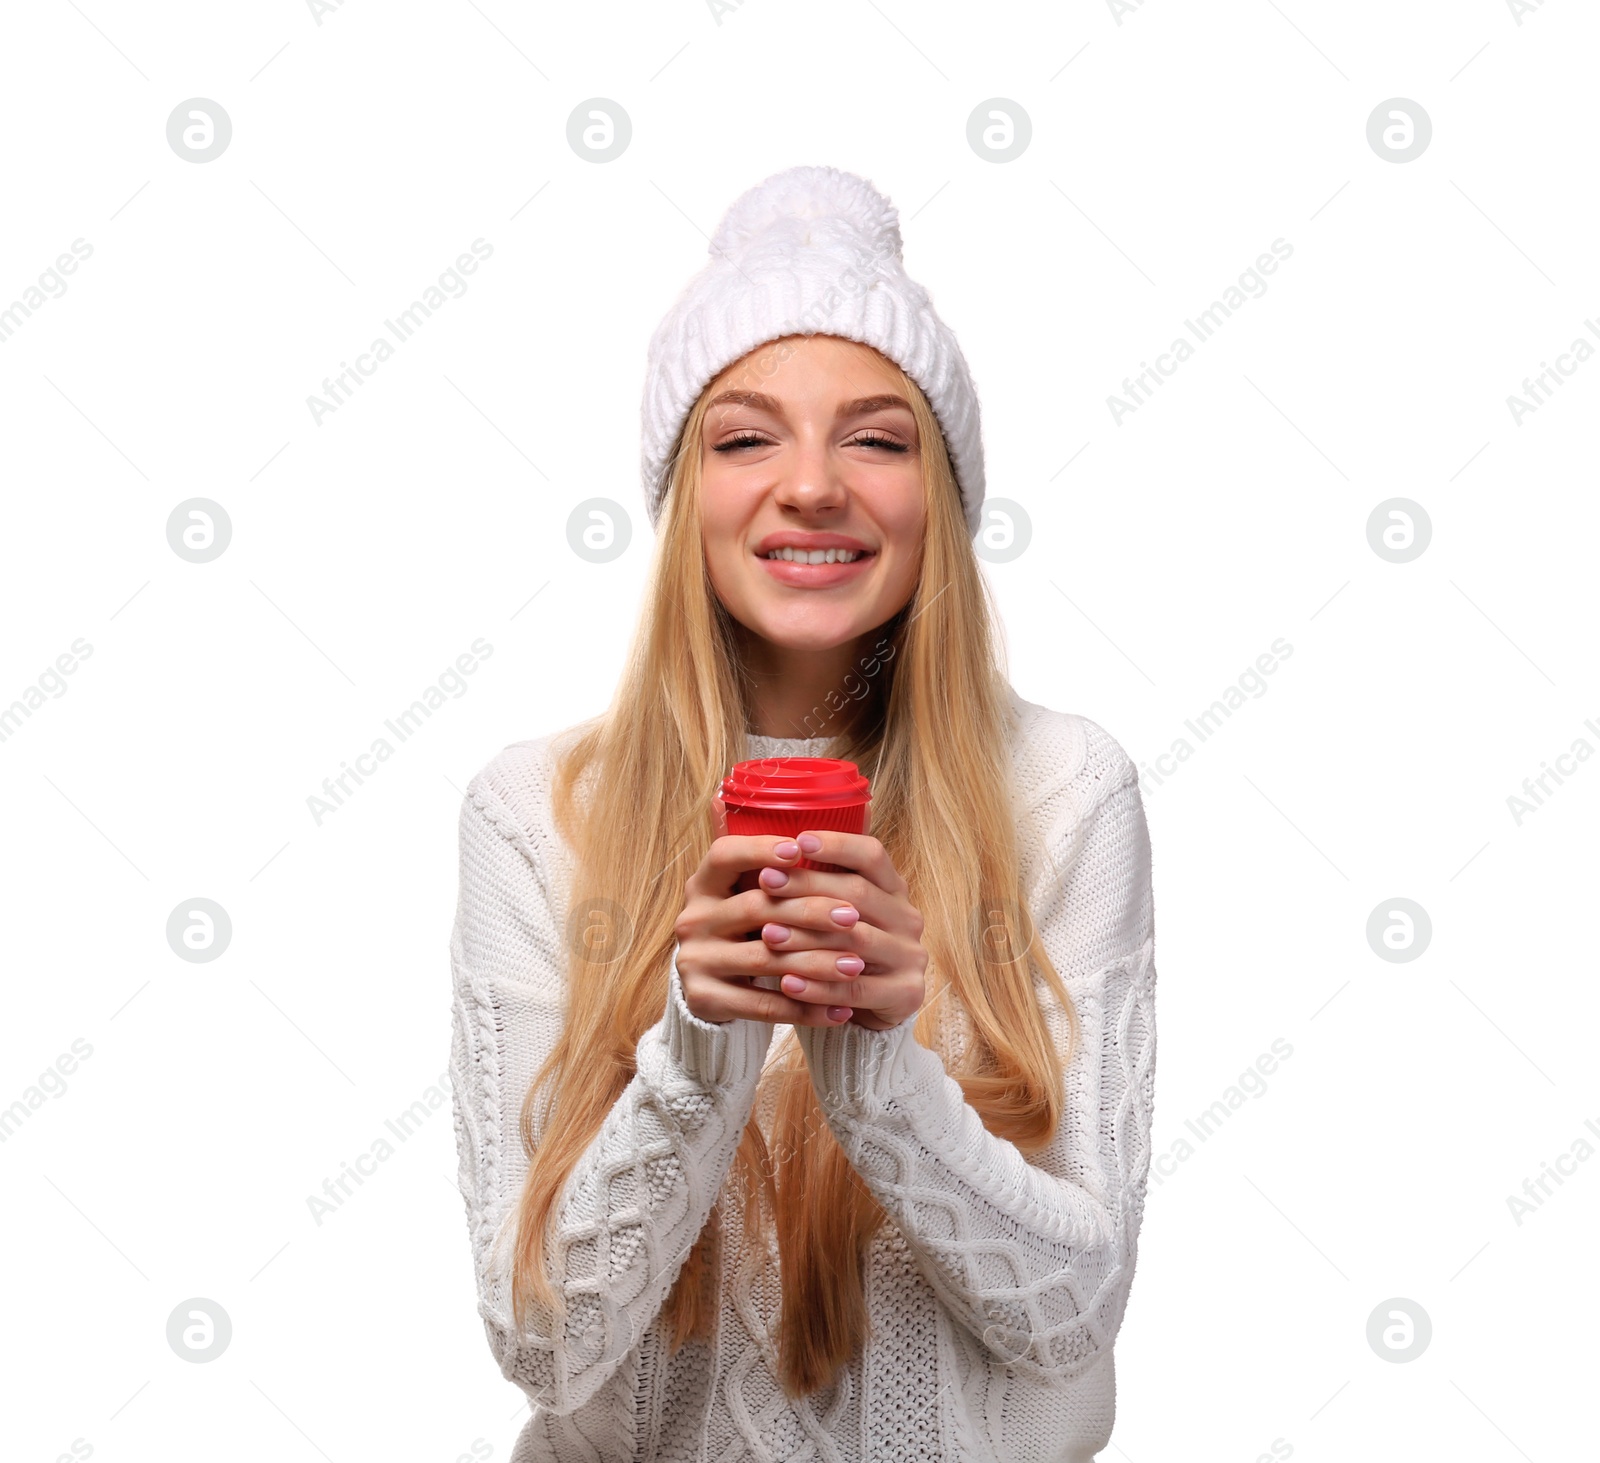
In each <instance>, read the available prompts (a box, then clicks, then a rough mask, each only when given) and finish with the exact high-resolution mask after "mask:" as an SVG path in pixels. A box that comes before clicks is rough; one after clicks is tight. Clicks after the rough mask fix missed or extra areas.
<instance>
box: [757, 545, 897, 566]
mask: <svg viewBox="0 0 1600 1463" xmlns="http://www.w3.org/2000/svg"><path fill="white" fill-rule="evenodd" d="M761 557H762V558H765V559H777V560H779V561H781V562H782V563H785V564H853V563H854V562H855V561H856V560H857V559H870V558H871V557H872V550H870V549H811V550H809V551H808V550H806V549H791V548H782V549H774V550H773V551H772V552H771V553H770V554H763V555H762V556H761Z"/></svg>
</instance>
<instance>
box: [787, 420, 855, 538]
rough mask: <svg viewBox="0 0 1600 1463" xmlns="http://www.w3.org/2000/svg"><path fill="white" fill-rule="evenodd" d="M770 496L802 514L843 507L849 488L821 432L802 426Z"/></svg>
mask: <svg viewBox="0 0 1600 1463" xmlns="http://www.w3.org/2000/svg"><path fill="white" fill-rule="evenodd" d="M774 496H775V497H776V499H777V502H778V505H779V506H780V507H783V508H793V509H795V510H796V511H797V512H798V513H799V514H801V515H802V516H803V517H812V516H815V515H819V514H825V513H829V512H833V511H835V510H837V509H840V508H843V507H844V506H845V504H846V501H847V499H848V497H849V489H848V488H847V487H846V486H845V483H844V479H843V476H842V474H841V473H840V471H839V464H838V462H837V461H836V460H835V458H834V456H833V453H832V451H831V448H830V445H829V441H828V437H827V434H826V433H825V432H824V431H822V430H821V429H818V430H816V431H811V430H805V429H802V430H801V431H800V432H799V433H798V434H797V435H796V438H795V445H794V450H793V451H792V452H791V453H790V454H789V460H788V462H787V464H786V465H785V469H784V472H783V474H782V477H781V480H780V481H779V483H778V487H777V490H776V493H775V495H774Z"/></svg>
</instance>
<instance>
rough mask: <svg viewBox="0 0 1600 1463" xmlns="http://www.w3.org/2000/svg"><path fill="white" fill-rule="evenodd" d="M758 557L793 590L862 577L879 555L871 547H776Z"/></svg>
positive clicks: (830, 587)
mask: <svg viewBox="0 0 1600 1463" xmlns="http://www.w3.org/2000/svg"><path fill="white" fill-rule="evenodd" d="M755 557H756V558H757V559H758V560H759V561H760V563H761V566H762V568H763V569H765V570H766V572H767V574H768V576H769V577H771V578H772V579H775V580H776V581H777V582H778V583H779V584H784V585H788V586H789V587H790V588H791V589H832V588H833V587H834V586H835V585H842V584H848V583H850V582H851V581H852V580H855V579H859V578H860V577H861V576H862V575H864V574H865V573H866V572H867V568H868V566H869V565H870V564H871V563H872V562H873V560H874V559H876V558H877V557H878V556H877V554H876V553H875V552H873V551H872V550H870V549H866V550H858V551H852V550H848V549H812V550H811V551H810V552H809V553H808V552H806V551H805V550H802V549H774V550H773V551H772V552H771V553H770V554H757V555H756V556H755Z"/></svg>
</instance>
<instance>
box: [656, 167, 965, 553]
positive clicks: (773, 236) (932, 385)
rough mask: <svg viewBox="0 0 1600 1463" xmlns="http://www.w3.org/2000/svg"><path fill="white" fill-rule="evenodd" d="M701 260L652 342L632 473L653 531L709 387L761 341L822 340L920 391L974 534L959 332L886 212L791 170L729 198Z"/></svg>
mask: <svg viewBox="0 0 1600 1463" xmlns="http://www.w3.org/2000/svg"><path fill="white" fill-rule="evenodd" d="M710 254H711V258H710V260H709V262H708V263H707V264H706V265H705V266H704V267H703V268H702V269H701V271H700V272H699V273H698V274H697V275H695V277H694V278H693V279H692V280H690V282H689V284H688V285H687V286H686V287H685V289H684V291H683V293H682V294H681V295H680V297H679V298H678V300H677V302H676V303H675V304H674V305H673V307H672V309H671V310H670V311H668V313H667V315H666V317H665V318H664V319H663V320H662V321H661V323H660V325H658V326H657V327H656V330H655V333H654V335H653V336H652V337H651V340H650V347H649V353H648V359H647V364H646V371H645V390H644V403H643V409H642V413H641V424H642V429H643V430H642V452H641V472H642V476H643V480H644V496H645V505H646V507H647V508H648V510H649V513H650V522H651V524H652V525H655V524H657V523H659V521H660V517H661V506H662V500H663V498H664V496H665V494H666V491H667V486H668V483H667V479H668V476H669V471H670V459H671V454H672V449H673V446H674V444H675V443H676V441H677V437H678V433H679V432H680V431H681V430H682V427H683V423H684V419H685V418H686V417H687V416H688V414H689V412H690V410H691V409H692V408H693V406H694V403H695V401H696V400H697V399H698V397H699V395H700V393H701V392H702V391H703V390H704V389H705V386H706V383H707V382H709V381H711V380H713V379H714V378H715V377H716V376H717V375H719V374H720V373H721V372H722V371H723V370H724V369H725V368H726V367H727V366H729V365H731V364H732V363H733V362H734V361H736V360H738V359H739V358H740V357H741V356H744V355H747V354H748V353H749V352H750V351H752V350H754V349H755V348H756V347H757V346H759V345H764V344H765V343H766V342H767V341H770V340H776V339H778V338H780V337H781V336H786V335H812V334H818V335H837V336H842V337H843V338H845V339H846V340H857V341H860V342H862V343H863V344H864V345H870V346H872V347H873V348H874V349H876V350H878V351H881V352H882V353H883V354H884V355H885V356H887V357H888V358H889V359H890V360H892V361H895V362H897V363H898V364H899V365H900V366H901V368H902V369H903V370H904V371H905V373H906V374H907V375H908V376H910V377H911V379H912V380H913V381H915V382H916V383H917V385H918V386H919V387H921V388H922V391H923V394H924V395H925V396H926V397H927V398H928V401H929V404H930V405H931V406H932V407H933V411H934V415H935V417H937V419H938V421H939V426H940V428H941V430H942V431H943V433H944V438H945V444H946V446H947V448H948V449H949V453H950V461H951V466H952V467H953V469H954V471H955V476H956V482H957V486H958V487H959V489H960V493H961V504H962V512H963V516H964V518H965V520H966V524H967V531H968V533H969V535H975V534H976V533H977V531H978V525H979V522H980V514H979V505H980V504H981V503H982V501H983V493H984V473H983V441H982V434H981V430H980V419H979V408H978V395H977V390H976V388H975V387H974V386H973V382H972V376H971V373H970V371H969V370H968V369H967V363H966V359H965V357H964V356H963V355H962V354H961V347H960V346H959V345H958V344H957V343H956V338H955V335H954V334H953V333H952V332H951V330H950V328H949V327H948V326H947V325H945V324H944V322H943V321H942V320H940V319H939V317H938V315H937V314H936V313H935V312H934V309H933V304H932V301H931V300H930V299H929V296H928V292H927V291H926V290H925V289H924V288H923V287H922V286H921V285H919V284H917V283H916V282H915V281H913V280H912V279H910V278H909V277H908V276H907V274H906V272H905V265H904V261H903V258H902V243H901V237H900V220H899V212H898V210H897V209H896V208H895V206H894V204H893V203H891V202H890V201H889V200H888V199H887V198H886V197H884V195H883V194H882V193H880V192H879V191H878V190H877V189H876V188H875V187H874V186H873V185H872V184H871V183H870V182H868V181H867V180H866V179H865V178H862V177H859V176H857V175H856V174H854V173H847V172H844V171H842V170H840V169H839V168H831V167H815V166H802V167H794V168H789V169H787V170H786V171H784V172H780V173H774V174H773V175H772V176H771V177H769V178H767V179H765V180H764V181H763V182H761V183H758V184H757V185H756V186H755V187H753V188H751V189H749V190H747V191H746V192H745V193H743V194H741V195H740V196H739V197H738V198H737V199H735V200H734V202H733V204H732V205H731V206H730V207H729V208H728V210H727V212H726V213H725V214H724V215H723V217H722V221H721V222H720V223H719V224H718V225H717V230H716V233H715V234H714V235H713V236H712V240H711V248H710Z"/></svg>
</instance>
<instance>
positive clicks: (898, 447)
mask: <svg viewBox="0 0 1600 1463" xmlns="http://www.w3.org/2000/svg"><path fill="white" fill-rule="evenodd" d="M855 445H856V446H857V447H887V448H888V449H889V451H891V452H905V451H908V450H909V449H908V448H907V446H906V444H905V443H904V442H896V441H895V440H894V438H893V437H879V436H877V435H876V434H872V433H869V434H868V435H867V436H864V437H857V438H856V439H855Z"/></svg>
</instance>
